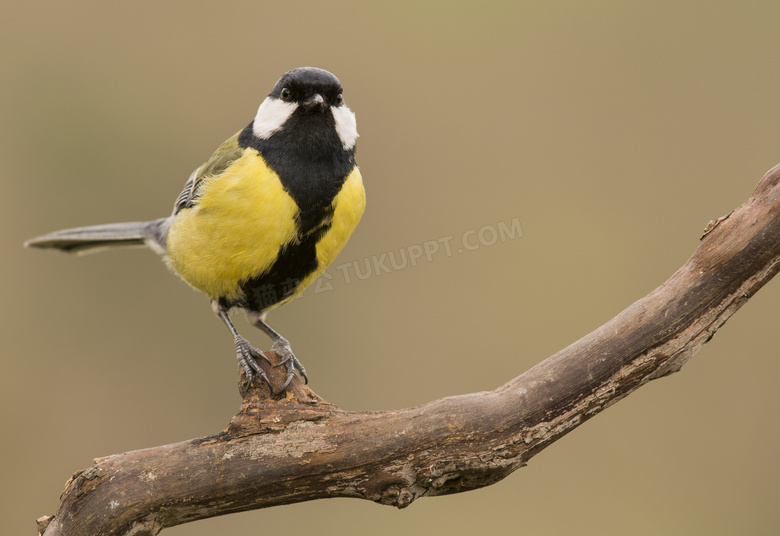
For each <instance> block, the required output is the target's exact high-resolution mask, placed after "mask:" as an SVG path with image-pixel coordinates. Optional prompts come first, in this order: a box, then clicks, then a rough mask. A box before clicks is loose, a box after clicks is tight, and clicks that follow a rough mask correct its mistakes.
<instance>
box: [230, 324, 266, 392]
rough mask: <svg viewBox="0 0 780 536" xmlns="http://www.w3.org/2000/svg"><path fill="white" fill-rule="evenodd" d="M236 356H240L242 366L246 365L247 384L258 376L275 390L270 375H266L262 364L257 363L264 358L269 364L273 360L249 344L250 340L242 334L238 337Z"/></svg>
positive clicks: (239, 360)
mask: <svg viewBox="0 0 780 536" xmlns="http://www.w3.org/2000/svg"><path fill="white" fill-rule="evenodd" d="M236 357H237V358H238V362H239V363H241V366H242V367H244V372H246V381H247V384H251V383H252V379H254V378H255V377H257V378H258V379H259V380H261V381H263V382H265V383H266V384H267V385H268V387H269V388H271V390H272V391H273V387H271V382H270V381H269V380H268V376H266V374H265V371H264V370H263V369H262V368H261V367H260V365H258V364H257V360H258V359H264V360H265V361H266V362H267V363H268V364H269V365H270V364H271V362H270V361H269V360H268V358H267V357H265V354H263V352H261V351H260V350H258V349H257V348H255V347H254V346H252V345H251V344H249V341H248V340H246V339H245V338H243V337H241V336H240V335H239V336H238V337H236Z"/></svg>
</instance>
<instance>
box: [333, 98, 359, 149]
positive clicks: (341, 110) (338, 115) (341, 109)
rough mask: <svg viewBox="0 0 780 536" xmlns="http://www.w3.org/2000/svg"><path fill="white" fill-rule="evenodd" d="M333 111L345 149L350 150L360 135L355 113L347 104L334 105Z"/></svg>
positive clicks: (337, 131)
mask: <svg viewBox="0 0 780 536" xmlns="http://www.w3.org/2000/svg"><path fill="white" fill-rule="evenodd" d="M331 111H332V112H333V119H334V120H335V122H336V134H338V135H339V139H340V140H341V145H342V146H343V147H344V150H345V151H349V150H350V149H352V148H353V147H355V141H356V140H357V137H358V133H357V122H356V121H355V114H354V113H352V110H350V109H349V108H347V106H346V104H342V105H341V106H336V107H333V108H331Z"/></svg>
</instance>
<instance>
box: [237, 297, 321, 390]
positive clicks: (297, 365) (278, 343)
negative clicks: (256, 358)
mask: <svg viewBox="0 0 780 536" xmlns="http://www.w3.org/2000/svg"><path fill="white" fill-rule="evenodd" d="M247 316H248V318H249V322H250V323H251V324H252V325H253V326H255V327H257V328H259V329H261V330H263V332H265V334H266V335H268V336H269V337H271V339H272V340H273V341H274V343H273V346H271V350H273V351H274V352H276V355H278V356H280V357H281V358H282V360H281V361H280V362H279V363H278V364H277V365H275V366H277V367H281V366H282V365H284V366H285V367H286V368H287V379H286V380H285V382H284V385H283V386H282V388H281V389H280V392H282V391H284V390H285V389H287V386H288V385H290V382H291V381H292V379H293V377H295V371H296V370H297V371H298V372H299V373H300V374H301V376H302V377H303V381H304V383H309V377H308V376H306V369H305V368H303V365H301V362H300V361H298V358H297V357H295V354H293V351H292V348H290V343H289V342H288V341H287V339H285V338H284V337H282V336H281V335H279V333H277V332H276V331H275V330H274V329H273V328H272V327H271V326H269V325H268V324H266V323H265V315H264V314H262V313H256V312H254V311H248V312H247Z"/></svg>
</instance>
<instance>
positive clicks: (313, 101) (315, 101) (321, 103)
mask: <svg viewBox="0 0 780 536" xmlns="http://www.w3.org/2000/svg"><path fill="white" fill-rule="evenodd" d="M303 108H304V110H306V111H307V112H322V111H324V110H325V99H323V98H322V95H320V94H319V93H315V94H314V95H312V96H311V98H309V99H308V100H306V101H304V102H303Z"/></svg>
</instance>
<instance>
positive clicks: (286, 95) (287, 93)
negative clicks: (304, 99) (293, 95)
mask: <svg viewBox="0 0 780 536" xmlns="http://www.w3.org/2000/svg"><path fill="white" fill-rule="evenodd" d="M281 97H282V100H285V101H286V100H289V99H290V90H289V89H287V88H286V87H283V88H282V92H281Z"/></svg>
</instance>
